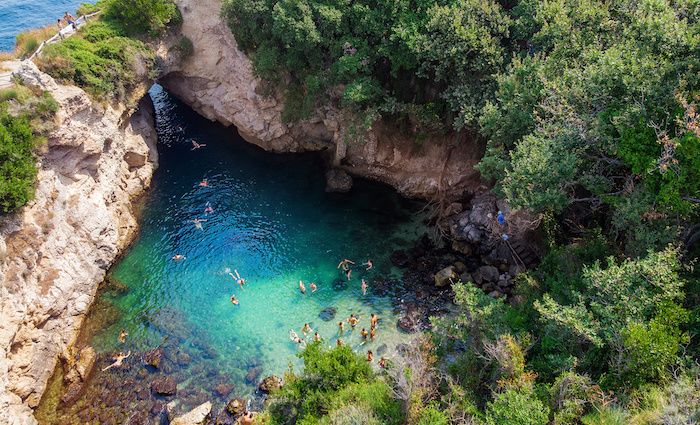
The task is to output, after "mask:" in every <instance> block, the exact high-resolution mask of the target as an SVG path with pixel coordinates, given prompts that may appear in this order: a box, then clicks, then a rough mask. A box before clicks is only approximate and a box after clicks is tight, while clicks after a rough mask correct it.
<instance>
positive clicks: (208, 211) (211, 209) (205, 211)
mask: <svg viewBox="0 0 700 425" xmlns="http://www.w3.org/2000/svg"><path fill="white" fill-rule="evenodd" d="M213 212H214V208H212V207H211V203H209V202H207V205H206V207H205V208H204V214H211V213H213Z"/></svg>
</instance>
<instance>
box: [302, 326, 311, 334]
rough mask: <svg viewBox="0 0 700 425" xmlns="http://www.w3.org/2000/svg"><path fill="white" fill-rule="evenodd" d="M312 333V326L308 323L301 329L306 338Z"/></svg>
mask: <svg viewBox="0 0 700 425" xmlns="http://www.w3.org/2000/svg"><path fill="white" fill-rule="evenodd" d="M311 331H312V329H311V326H309V324H308V323H304V327H303V328H301V332H302V333H303V334H304V336H306V334H308V333H309V332H311Z"/></svg>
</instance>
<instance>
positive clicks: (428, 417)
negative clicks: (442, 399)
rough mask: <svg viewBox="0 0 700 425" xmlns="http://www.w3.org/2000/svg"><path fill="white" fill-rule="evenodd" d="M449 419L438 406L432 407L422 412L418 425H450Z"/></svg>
mask: <svg viewBox="0 0 700 425" xmlns="http://www.w3.org/2000/svg"><path fill="white" fill-rule="evenodd" d="M449 424H450V420H449V418H448V417H447V416H446V415H445V414H444V413H442V412H441V411H440V410H439V409H438V408H437V406H435V405H430V406H428V407H426V408H425V409H423V410H421V412H420V414H419V415H418V422H417V425H449Z"/></svg>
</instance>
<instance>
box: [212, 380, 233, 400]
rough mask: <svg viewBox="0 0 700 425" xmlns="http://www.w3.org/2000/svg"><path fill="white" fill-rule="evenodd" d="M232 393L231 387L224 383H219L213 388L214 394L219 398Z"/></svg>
mask: <svg viewBox="0 0 700 425" xmlns="http://www.w3.org/2000/svg"><path fill="white" fill-rule="evenodd" d="M231 391H233V385H231V384H227V383H225V382H222V383H220V384H219V385H217V386H215V387H214V393H215V394H216V395H218V396H220V397H226V396H228V395H229V394H231Z"/></svg>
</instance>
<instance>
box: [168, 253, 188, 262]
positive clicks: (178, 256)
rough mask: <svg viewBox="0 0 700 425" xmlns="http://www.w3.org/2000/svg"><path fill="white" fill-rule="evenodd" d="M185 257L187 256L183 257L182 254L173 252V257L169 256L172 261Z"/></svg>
mask: <svg viewBox="0 0 700 425" xmlns="http://www.w3.org/2000/svg"><path fill="white" fill-rule="evenodd" d="M185 258H187V257H185V256H184V255H182V254H175V255H173V257H172V258H171V260H173V261H182V260H184V259H185Z"/></svg>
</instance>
